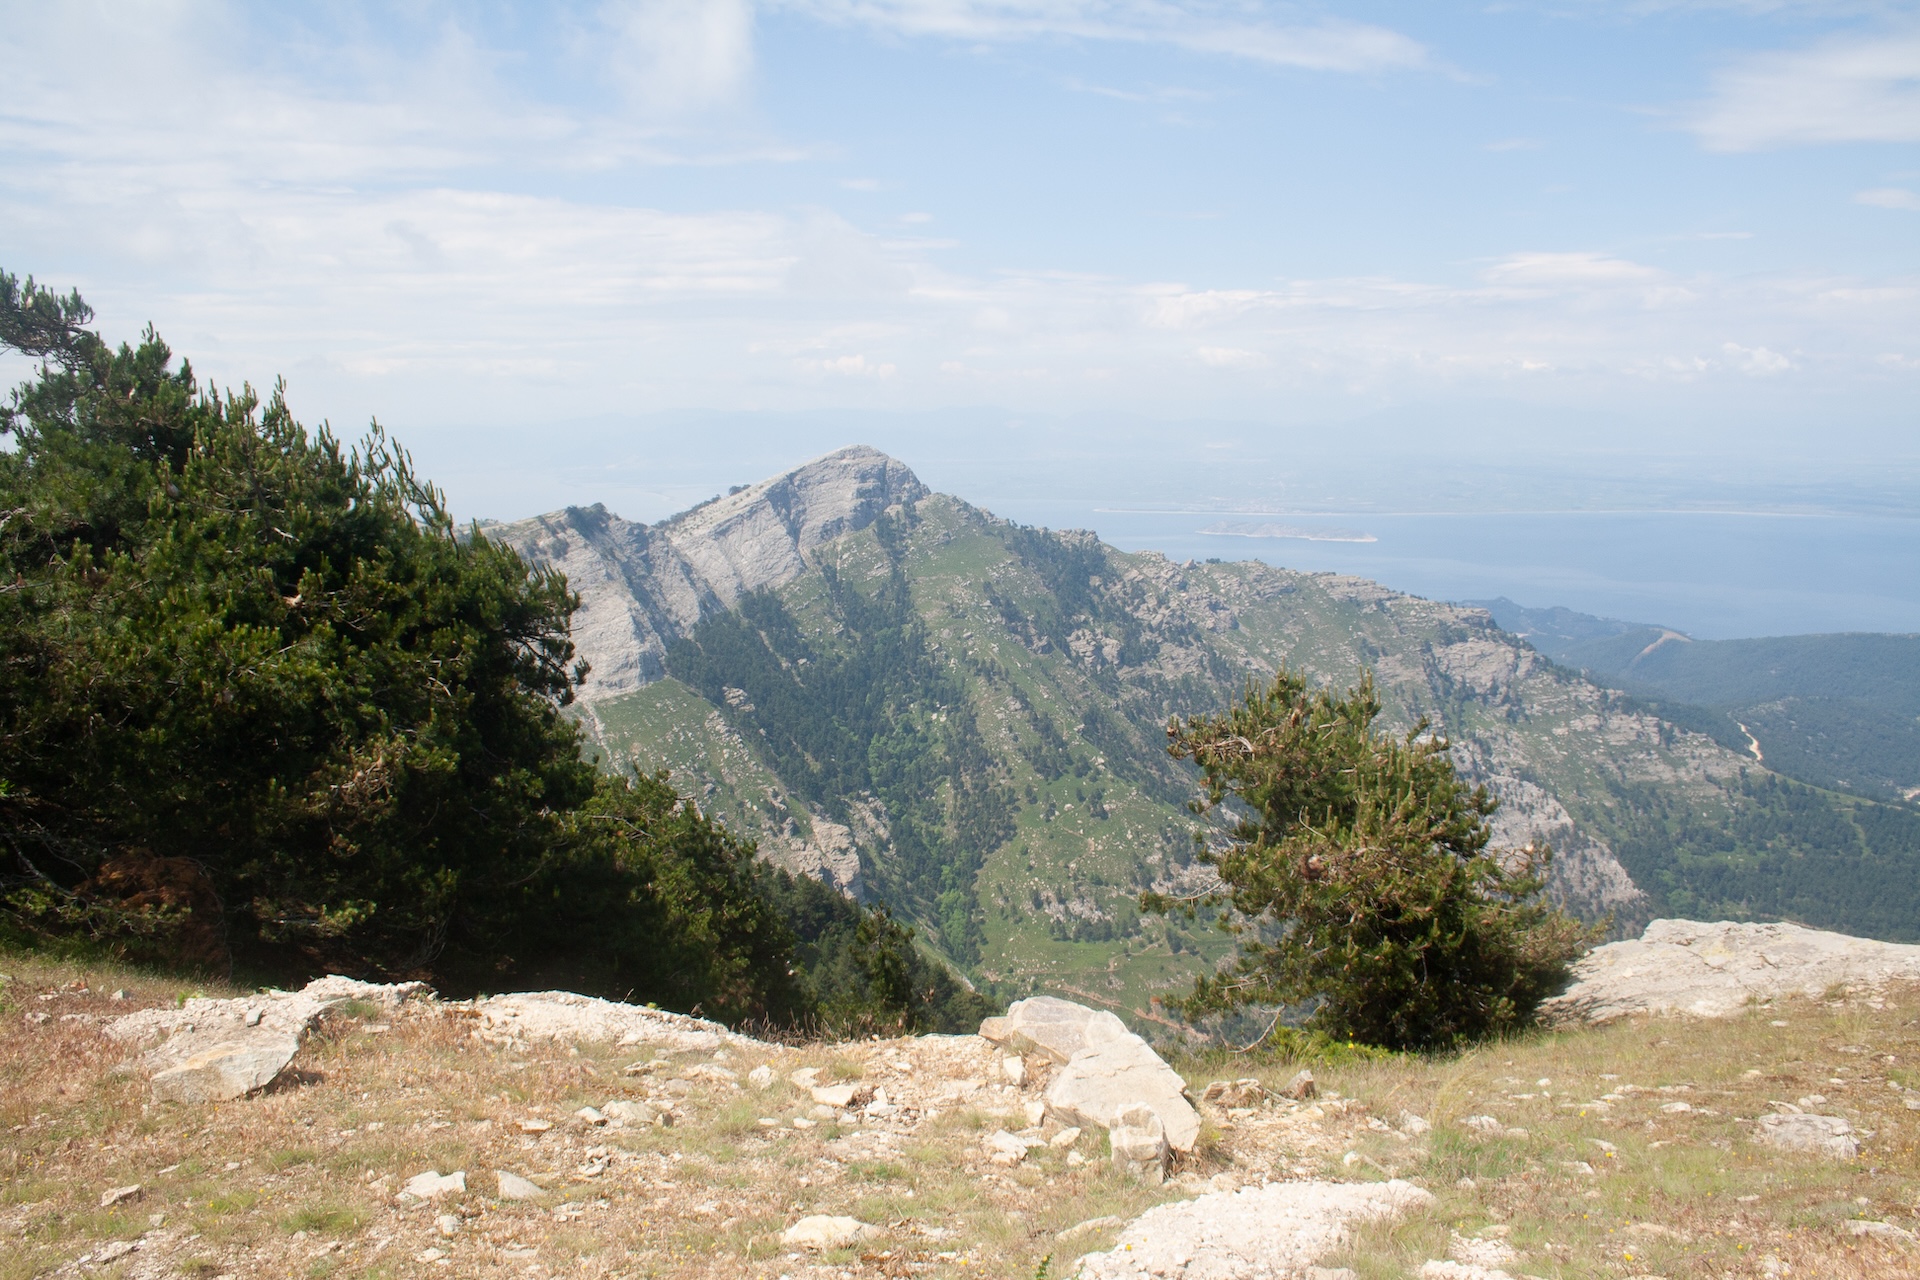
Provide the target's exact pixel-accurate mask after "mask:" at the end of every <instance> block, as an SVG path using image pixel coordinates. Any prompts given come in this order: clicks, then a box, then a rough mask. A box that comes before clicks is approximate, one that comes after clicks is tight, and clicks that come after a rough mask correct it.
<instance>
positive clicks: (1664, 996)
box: [1542, 920, 1920, 1022]
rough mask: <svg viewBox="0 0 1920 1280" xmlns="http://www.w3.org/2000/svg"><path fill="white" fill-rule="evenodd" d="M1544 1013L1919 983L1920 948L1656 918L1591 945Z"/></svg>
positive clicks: (1597, 1018)
mask: <svg viewBox="0 0 1920 1280" xmlns="http://www.w3.org/2000/svg"><path fill="white" fill-rule="evenodd" d="M1573 973H1574V982H1573V985H1572V986H1571V987H1569V988H1568V989H1567V991H1566V993H1565V994H1563V995H1560V996H1556V997H1554V998H1553V999H1552V1000H1549V1001H1548V1002H1547V1003H1546V1004H1545V1005H1544V1006H1543V1008H1542V1013H1543V1014H1545V1015H1546V1016H1547V1017H1549V1018H1553V1019H1557V1020H1560V1021H1569V1022H1606V1021H1608V1020H1610V1019H1613V1018H1620V1017H1624V1016H1626V1015H1628V1014H1634V1013H1685V1014H1693V1015H1695V1016H1696V1017H1703V1018H1723V1017H1726V1016H1727V1015H1729V1014H1732V1013H1736V1012H1738V1011H1739V1010H1741V1009H1743V1008H1745V1007H1746V1006H1747V1005H1748V1004H1749V1003H1751V1002H1753V1001H1756V1000H1771V999H1774V998H1775V997H1779V996H1789V995H1807V996H1819V995H1822V994H1824V993H1826V992H1827V991H1829V990H1831V989H1832V988H1834V987H1836V986H1852V987H1861V988H1874V987H1879V986H1883V985H1885V984H1886V983H1888V982H1891V981H1903V980H1904V981H1920V946H1907V945H1902V944H1900V943H1893V942H1875V941H1873V940H1872V939H1870V938H1854V937H1849V936H1848V935H1846V934H1844V933H1828V932H1825V931H1824V930H1820V929H1806V928H1802V927H1801V926H1799V925H1797V924H1733V923H1730V922H1728V921H1724V920H1723V921H1720V922H1718V923H1715V924H1703V923H1701V922H1699V921H1695V920H1655V921H1654V922H1653V923H1652V924H1650V925H1648V926H1647V928H1646V932H1644V933H1642V934H1641V935H1640V936H1639V937H1638V938H1630V939H1627V940H1626V941H1624V942H1611V943H1608V944H1607V945H1606V946H1604V947H1596V948H1595V949H1594V950H1593V951H1592V952H1591V953H1589V954H1588V955H1587V956H1586V957H1585V958H1584V959H1582V960H1581V961H1580V962H1579V963H1578V964H1576V965H1575V966H1574V970H1573Z"/></svg>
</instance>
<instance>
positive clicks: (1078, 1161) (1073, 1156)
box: [1067, 1151, 1087, 1169]
mask: <svg viewBox="0 0 1920 1280" xmlns="http://www.w3.org/2000/svg"><path fill="white" fill-rule="evenodd" d="M1086 1162H1087V1158H1086V1157H1085V1156H1083V1155H1081V1154H1080V1153H1079V1152H1078V1151H1069V1152H1067V1168H1069V1169H1078V1168H1079V1167H1080V1166H1081V1165H1083V1164H1085V1163H1086Z"/></svg>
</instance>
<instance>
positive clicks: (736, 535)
mask: <svg viewBox="0 0 1920 1280" xmlns="http://www.w3.org/2000/svg"><path fill="white" fill-rule="evenodd" d="M927 493H928V489H927V487H926V486H925V485H923V484H921V483H920V480H919V478H918V477H916V476H915V475H914V474H913V472H912V471H910V470H908V468H907V466H906V464H904V463H902V462H898V461H896V460H895V459H893V458H890V457H888V456H887V455H886V454H884V453H881V452H880V451H879V450H878V449H873V448H869V447H867V446H865V445H855V446H853V447H851V448H846V449H840V450H836V451H835V452H833V453H830V454H827V455H826V456H825V457H822V458H816V459H814V460H813V461H812V462H809V463H806V464H805V465H804V466H799V467H795V468H794V469H793V470H791V471H788V472H785V473H783V474H781V475H777V476H774V477H773V478H772V479H770V480H762V481H761V482H760V483H759V484H754V485H748V486H747V487H746V488H744V489H739V490H736V491H735V492H733V493H730V494H728V495H727V496H725V497H723V498H715V499H714V500H713V501H711V502H707V503H703V504H701V505H700V506H697V507H695V508H693V509H692V510H691V511H687V512H683V513H682V514H680V515H677V516H674V517H673V518H672V519H669V520H664V521H662V522H660V523H659V524H654V525H645V524H636V523H634V522H633V521H631V520H624V519H622V518H621V517H619V516H617V515H614V514H612V513H611V512H609V511H608V510H607V509H606V508H605V507H604V506H600V505H595V506H591V507H568V508H567V509H566V510H564V511H555V512H551V513H549V514H547V515H543V516H534V517H532V518H531V519H527V520H517V521H514V522H513V523H511V524H496V525H489V526H487V527H486V528H485V529H484V532H485V534H486V536H487V537H489V538H493V539H495V540H496V541H499V542H503V543H505V544H507V545H508V546H511V547H513V548H514V549H515V550H516V551H518V552H519V553H520V554H521V555H522V556H523V557H525V558H526V560H527V562H528V563H530V564H533V565H536V566H540V567H552V568H556V569H559V570H560V571H561V572H562V573H564V574H566V576H567V581H568V583H569V584H571V585H572V587H573V589H574V590H575V591H578V592H579V593H580V601H581V605H580V610H579V612H578V613H576V614H575V615H574V619H573V642H574V645H575V647H576V649H577V650H578V651H579V654H580V656H581V657H582V658H584V659H586V661H587V663H588V665H589V666H590V667H591V668H592V672H591V674H590V675H589V676H588V678H587V683H586V685H585V686H584V687H582V688H581V690H580V698H581V700H582V701H583V702H587V703H593V702H597V701H600V700H603V699H606V698H611V697H615V696H617V695H619V694H623V693H628V692H631V691H632V690H634V689H637V688H640V687H641V686H642V685H645V684H648V683H650V682H652V681H654V680H658V679H659V678H660V677H661V676H662V675H663V674H664V673H665V669H666V668H665V664H666V654H667V646H669V645H671V644H672V643H673V642H674V641H675V640H677V639H679V638H680V637H681V636H682V635H684V634H686V632H687V631H688V630H690V629H691V628H692V627H693V626H694V625H695V624H697V623H698V622H699V621H700V619H701V618H703V617H705V616H706V615H707V614H709V613H711V612H713V611H715V610H719V609H727V608H731V607H732V606H733V605H734V604H735V603H736V602H738V601H739V599H740V598H741V597H742V596H744V595H746V594H748V593H749V592H752V591H758V590H761V589H763V588H774V587H781V586H785V585H786V584H787V583H789V582H792V581H793V580H794V579H795V578H797V577H799V576H800V575H801V574H802V573H804V572H806V570H807V567H808V561H807V557H808V556H809V554H810V553H812V552H813V551H814V550H816V549H817V548H819V547H820V546H822V545H824V544H825V543H828V542H832V541H833V540H834V539H836V538H839V537H841V536H842V535H844V534H848V533H854V532H858V531H859V530H861V529H865V528H866V527H867V526H869V525H871V524H872V523H873V522H874V520H875V519H876V518H877V517H878V516H879V515H880V514H881V513H882V512H884V511H886V510H887V509H888V508H889V507H892V506H895V505H897V504H900V503H908V502H916V501H918V500H919V499H921V498H924V497H926V496H927Z"/></svg>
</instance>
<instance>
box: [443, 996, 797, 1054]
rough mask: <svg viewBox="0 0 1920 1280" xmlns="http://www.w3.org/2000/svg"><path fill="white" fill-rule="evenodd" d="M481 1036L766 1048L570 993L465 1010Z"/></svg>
mask: <svg viewBox="0 0 1920 1280" xmlns="http://www.w3.org/2000/svg"><path fill="white" fill-rule="evenodd" d="M470 1007H471V1008H472V1009H473V1011H474V1012H475V1013H477V1014H478V1015H479V1016H480V1023H481V1028H480V1029H481V1034H482V1035H484V1036H486V1037H488V1038H490V1039H499V1040H559V1041H564V1042H568V1043H576V1044H580V1043H596V1044H597V1043H604V1042H606V1041H609V1040H611V1041H613V1042H614V1043H615V1044H620V1045H636V1044H645V1045H655V1046H659V1047H660V1048H663V1049H668V1050H672V1051H676V1052H678V1051H686V1050H698V1051H701V1052H712V1051H713V1050H715V1049H718V1048H722V1047H724V1046H727V1045H735V1046H739V1047H742V1048H759V1049H765V1048H770V1047H771V1046H768V1045H764V1044H762V1043H761V1042H760V1041H758V1040H755V1039H753V1038H751V1037H749V1036H742V1035H735V1034H734V1033H733V1032H731V1031H729V1030H727V1029H726V1028H725V1027H723V1026H721V1025H720V1024H719V1023H717V1022H709V1021H707V1020H706V1019H705V1018H692V1017H688V1016H687V1015H686V1014H684V1013H668V1012H666V1011H665V1010H664V1009H648V1008H645V1007H644V1006H641V1005H637V1004H621V1003H620V1002H618V1001H616V1000H600V999H597V998H595V997H593V996H582V995H575V994H574V993H573V992H571V991H523V992H518V993H515V994H512V995H501V996H490V997H488V998H487V999H485V1000H478V1001H475V1002H474V1003H473V1004H472V1005H471V1006H470Z"/></svg>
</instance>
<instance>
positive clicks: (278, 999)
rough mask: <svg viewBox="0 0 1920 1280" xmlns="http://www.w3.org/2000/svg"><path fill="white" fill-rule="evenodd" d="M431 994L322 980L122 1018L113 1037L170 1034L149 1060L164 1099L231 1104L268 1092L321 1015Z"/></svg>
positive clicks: (110, 1029) (421, 988)
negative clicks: (341, 1008)
mask: <svg viewBox="0 0 1920 1280" xmlns="http://www.w3.org/2000/svg"><path fill="white" fill-rule="evenodd" d="M425 995H427V988H426V985H425V984H424V983H419V982H402V983H374V982H357V981H355V980H354V979H352V978H342V977H338V976H331V977H325V978H316V979H314V980H313V981H312V982H309V983H308V984H307V985H306V986H304V987H302V988H301V989H300V990H298V991H264V992H261V993H260V994H258V995H253V996H243V997H241V998H239V999H235V1000H215V999H210V998H208V997H205V996H196V997H194V998H193V999H191V1000H187V1001H184V1002H183V1003H181V1004H180V1005H179V1006H178V1007H176V1008H172V1009H143V1010H141V1011H140V1012H138V1013H131V1014H128V1015H127V1016H126V1017H124V1018H116V1019H114V1020H113V1021H112V1022H110V1023H108V1024H107V1026H106V1032H107V1034H108V1035H110V1036H112V1037H113V1038H114V1039H116V1040H125V1041H130V1042H134V1043H139V1042H142V1041H152V1040H155V1039H157V1038H160V1037H165V1039H164V1040H162V1042H161V1043H159V1044H158V1045H155V1046H153V1047H152V1048H149V1049H148V1050H147V1051H146V1053H145V1054H143V1055H142V1059H141V1065H142V1066H143V1067H144V1068H145V1070H146V1071H147V1073H148V1075H149V1076H150V1077H151V1078H152V1081H153V1097H154V1100H155V1101H156V1102H188V1103H201V1102H227V1101H230V1100H231V1099H234V1098H242V1097H245V1096H246V1095H247V1094H250V1093H253V1092H256V1091H258V1090H260V1089H264V1088H266V1087H267V1086H268V1085H270V1084H272V1083H273V1082H274V1080H276V1079H278V1078H279V1076H280V1073H281V1072H283V1071H285V1070H286V1069H287V1067H288V1065H289V1064H291V1063H292V1061H293V1058H294V1055H295V1054H297V1053H298V1052H299V1051H300V1041H301V1038H302V1037H303V1036H305V1035H306V1033H307V1032H308V1031H309V1030H310V1029H312V1027H313V1024H314V1023H315V1021H317V1020H318V1019H319V1017H320V1015H321V1014H323V1013H325V1012H326V1011H327V1010H328V1009H331V1008H333V1007H334V1006H336V1005H340V1004H344V1003H346V1002H348V1001H363V1002H366V1003H369V1004H373V1005H377V1006H379V1007H381V1008H384V1009H388V1010H392V1009H395V1008H397V1007H399V1006H400V1005H402V1004H404V1003H406V1002H408V1001H411V1000H416V999H419V998H421V997H423V996H425Z"/></svg>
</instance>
